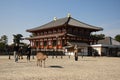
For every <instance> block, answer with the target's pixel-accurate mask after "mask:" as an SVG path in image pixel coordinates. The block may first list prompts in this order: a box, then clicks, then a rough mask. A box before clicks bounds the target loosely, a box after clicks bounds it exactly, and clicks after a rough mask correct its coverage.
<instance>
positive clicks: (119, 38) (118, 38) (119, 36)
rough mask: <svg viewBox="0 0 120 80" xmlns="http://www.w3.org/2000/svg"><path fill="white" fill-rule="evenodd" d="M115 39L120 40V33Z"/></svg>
mask: <svg viewBox="0 0 120 80" xmlns="http://www.w3.org/2000/svg"><path fill="white" fill-rule="evenodd" d="M115 40H116V41H119V42H120V34H118V35H116V36H115Z"/></svg>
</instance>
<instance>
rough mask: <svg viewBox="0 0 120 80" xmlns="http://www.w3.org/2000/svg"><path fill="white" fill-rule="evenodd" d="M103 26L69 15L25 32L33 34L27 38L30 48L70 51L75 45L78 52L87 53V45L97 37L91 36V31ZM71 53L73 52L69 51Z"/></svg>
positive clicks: (95, 40) (98, 29) (99, 29)
mask: <svg viewBox="0 0 120 80" xmlns="http://www.w3.org/2000/svg"><path fill="white" fill-rule="evenodd" d="M101 30H103V28H101V27H96V26H92V25H89V24H86V23H83V22H81V21H79V20H76V19H74V18H72V17H71V16H68V17H65V18H61V19H57V18H54V20H53V21H51V22H49V23H46V24H44V25H42V26H38V27H36V28H32V29H28V30H26V31H27V32H30V33H33V34H35V35H34V36H33V37H29V38H27V39H28V40H29V41H30V45H31V47H32V48H38V49H39V50H41V51H49V52H50V51H67V54H68V52H70V51H71V52H72V47H73V46H75V45H77V46H78V48H79V52H81V51H83V52H84V55H89V45H90V44H91V43H96V42H97V39H95V38H93V37H91V33H92V32H96V31H101ZM71 54H73V52H72V53H71Z"/></svg>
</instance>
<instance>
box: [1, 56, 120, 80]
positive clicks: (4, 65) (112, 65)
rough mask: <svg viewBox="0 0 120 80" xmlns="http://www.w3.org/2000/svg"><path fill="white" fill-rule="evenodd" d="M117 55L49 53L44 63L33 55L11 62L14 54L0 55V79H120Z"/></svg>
mask: <svg viewBox="0 0 120 80" xmlns="http://www.w3.org/2000/svg"><path fill="white" fill-rule="evenodd" d="M119 79H120V57H83V58H82V57H81V56H79V60H78V61H75V60H74V56H71V57H70V58H69V57H68V56H64V57H63V58H62V59H61V57H60V56H58V57H57V58H56V57H54V59H53V58H52V56H49V57H48V58H47V60H46V67H45V68H43V67H40V66H37V65H36V58H35V57H34V59H32V57H31V61H30V62H27V60H26V56H24V59H22V60H19V61H18V62H17V63H16V62H14V58H13V56H11V59H10V60H9V59H8V56H0V80H119Z"/></svg>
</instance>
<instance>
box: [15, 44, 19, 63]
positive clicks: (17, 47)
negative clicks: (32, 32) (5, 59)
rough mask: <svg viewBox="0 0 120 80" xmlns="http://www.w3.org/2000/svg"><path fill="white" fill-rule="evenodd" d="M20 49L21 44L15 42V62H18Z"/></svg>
mask: <svg viewBox="0 0 120 80" xmlns="http://www.w3.org/2000/svg"><path fill="white" fill-rule="evenodd" d="M18 50H19V45H18V44H15V46H14V59H15V62H18Z"/></svg>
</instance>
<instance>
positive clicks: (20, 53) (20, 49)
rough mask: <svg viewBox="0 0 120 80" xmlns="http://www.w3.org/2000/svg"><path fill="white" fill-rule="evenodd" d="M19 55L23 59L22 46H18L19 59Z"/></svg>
mask: <svg viewBox="0 0 120 80" xmlns="http://www.w3.org/2000/svg"><path fill="white" fill-rule="evenodd" d="M20 57H21V59H23V47H22V46H21V47H20V48H19V59H20Z"/></svg>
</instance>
